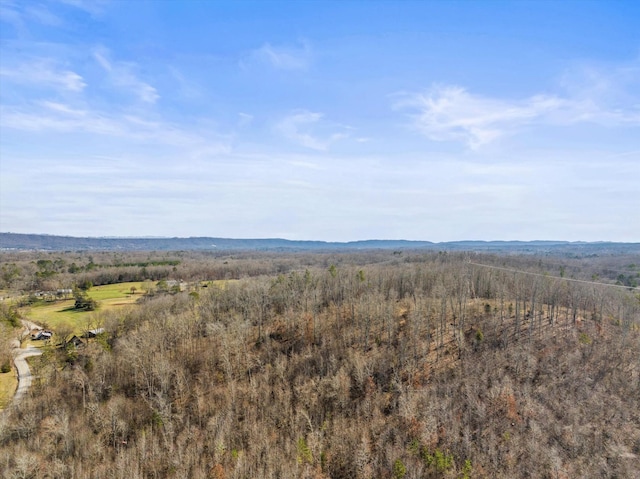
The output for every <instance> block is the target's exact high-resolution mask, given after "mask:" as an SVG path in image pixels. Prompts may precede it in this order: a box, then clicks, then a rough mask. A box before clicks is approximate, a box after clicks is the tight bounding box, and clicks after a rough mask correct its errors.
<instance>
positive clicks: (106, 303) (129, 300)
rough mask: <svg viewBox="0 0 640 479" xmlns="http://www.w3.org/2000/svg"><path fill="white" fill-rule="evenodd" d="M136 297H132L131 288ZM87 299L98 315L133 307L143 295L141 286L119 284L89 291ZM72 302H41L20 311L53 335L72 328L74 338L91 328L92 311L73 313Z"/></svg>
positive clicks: (136, 283) (74, 311) (93, 312)
mask: <svg viewBox="0 0 640 479" xmlns="http://www.w3.org/2000/svg"><path fill="white" fill-rule="evenodd" d="M132 287H133V288H136V293H135V294H132V293H131V288H132ZM88 295H89V297H90V298H92V299H95V300H96V301H98V311H107V310H109V309H112V308H117V307H120V306H126V305H129V304H133V303H135V301H136V300H137V299H138V298H140V296H141V295H142V283H140V282H134V283H118V284H108V285H104V286H94V287H93V288H91V289H90V290H89V291H88ZM73 305H74V300H73V299H68V300H65V301H55V302H50V303H49V302H42V303H37V304H34V305H32V306H30V307H28V308H25V309H23V310H22V311H21V313H22V315H23V316H24V317H26V318H27V319H29V320H31V321H33V322H34V323H37V324H41V325H42V326H45V327H47V328H50V329H53V330H54V331H55V330H56V329H57V328H60V327H68V328H71V329H72V330H73V331H74V333H75V334H79V333H82V332H83V331H84V330H85V329H86V328H87V326H90V327H94V326H92V325H91V318H92V317H93V316H94V315H95V314H96V312H95V311H76V310H74V309H73Z"/></svg>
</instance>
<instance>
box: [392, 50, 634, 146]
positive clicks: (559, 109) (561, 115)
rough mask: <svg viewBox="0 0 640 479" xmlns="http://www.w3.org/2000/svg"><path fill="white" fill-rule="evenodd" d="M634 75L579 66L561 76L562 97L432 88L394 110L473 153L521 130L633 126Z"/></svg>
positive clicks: (440, 138)
mask: <svg viewBox="0 0 640 479" xmlns="http://www.w3.org/2000/svg"><path fill="white" fill-rule="evenodd" d="M636 63H637V62H636ZM639 72H640V68H639V67H638V66H637V65H635V64H632V65H626V66H624V68H622V67H621V68H618V69H612V70H610V71H604V70H598V69H594V68H590V69H586V68H583V69H582V70H581V71H580V72H578V73H576V72H571V73H570V74H566V75H565V77H564V78H563V81H562V85H563V88H564V90H565V92H564V94H563V95H548V94H537V95H533V96H531V97H528V98H524V99H518V100H514V99H505V98H498V97H489V96H482V95H477V94H474V93H471V92H469V91H468V90H467V89H465V88H463V87H460V86H455V85H438V86H433V87H432V88H430V89H429V90H428V91H426V92H424V93H408V94H403V95H401V96H400V100H399V101H397V102H396V103H395V105H394V107H395V108H396V109H399V110H408V111H410V112H411V113H410V115H411V118H412V120H413V123H412V125H413V127H414V128H415V129H416V130H418V131H420V132H421V133H422V134H424V135H425V136H426V137H427V138H429V139H431V140H435V141H460V142H463V143H465V144H466V145H468V146H469V147H470V148H472V149H477V148H479V147H481V146H483V145H486V144H488V143H491V142H494V141H496V140H497V139H499V138H501V137H503V136H505V135H510V134H513V133H515V132H516V131H518V130H519V129H521V128H523V127H525V126H532V125H553V126H561V125H572V124H578V123H593V124H598V125H602V126H607V127H614V126H624V125H627V126H629V125H633V126H638V125H640V98H639V95H640V92H639V91H638V89H637V86H638V78H640V75H638V73H639ZM634 82H635V84H634Z"/></svg>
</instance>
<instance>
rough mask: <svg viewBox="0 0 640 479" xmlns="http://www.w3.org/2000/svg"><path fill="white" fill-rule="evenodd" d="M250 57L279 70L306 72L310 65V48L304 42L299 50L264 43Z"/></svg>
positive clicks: (297, 48)
mask: <svg viewBox="0 0 640 479" xmlns="http://www.w3.org/2000/svg"><path fill="white" fill-rule="evenodd" d="M252 57H253V58H255V59H256V60H258V61H261V62H263V63H267V64H269V65H271V66H272V67H273V68H277V69H280V70H306V69H307V68H308V67H309V65H310V64H311V48H310V47H309V45H308V43H306V42H304V43H303V44H302V47H301V48H300V47H284V46H278V47H276V46H273V45H271V44H270V43H265V44H264V45H262V46H261V47H260V48H258V49H257V50H254V51H253V53H252Z"/></svg>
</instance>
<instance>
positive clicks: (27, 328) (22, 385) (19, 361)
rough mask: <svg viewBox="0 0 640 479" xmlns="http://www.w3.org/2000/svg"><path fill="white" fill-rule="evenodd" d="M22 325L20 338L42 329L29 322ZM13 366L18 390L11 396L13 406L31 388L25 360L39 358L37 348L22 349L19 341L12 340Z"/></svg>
mask: <svg viewBox="0 0 640 479" xmlns="http://www.w3.org/2000/svg"><path fill="white" fill-rule="evenodd" d="M22 325H23V326H24V331H23V333H22V338H24V337H26V336H28V335H29V333H30V332H31V330H32V329H42V327H41V326H38V325H37V324H35V323H32V322H31V321H25V320H23V321H22ZM12 346H13V349H12V352H13V364H15V366H16V371H17V373H18V388H17V389H16V393H15V394H14V396H13V404H16V403H17V402H18V401H20V400H21V399H22V398H23V397H24V395H25V393H26V392H27V390H28V389H29V388H30V387H31V383H32V381H33V376H32V375H31V369H30V368H29V364H28V363H27V358H30V357H33V356H40V355H41V354H42V351H40V349H38V348H34V347H33V346H30V347H28V348H25V349H22V348H20V340H18V339H16V340H14V342H13V344H12Z"/></svg>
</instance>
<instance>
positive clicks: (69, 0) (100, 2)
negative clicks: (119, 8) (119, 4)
mask: <svg viewBox="0 0 640 479" xmlns="http://www.w3.org/2000/svg"><path fill="white" fill-rule="evenodd" d="M58 1H59V2H60V3H63V4H65V5H69V6H71V7H75V8H78V9H80V10H84V11H85V12H87V13H90V14H91V15H98V14H100V13H102V12H103V11H104V9H105V8H106V6H107V5H108V4H109V1H108V0H58Z"/></svg>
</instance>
